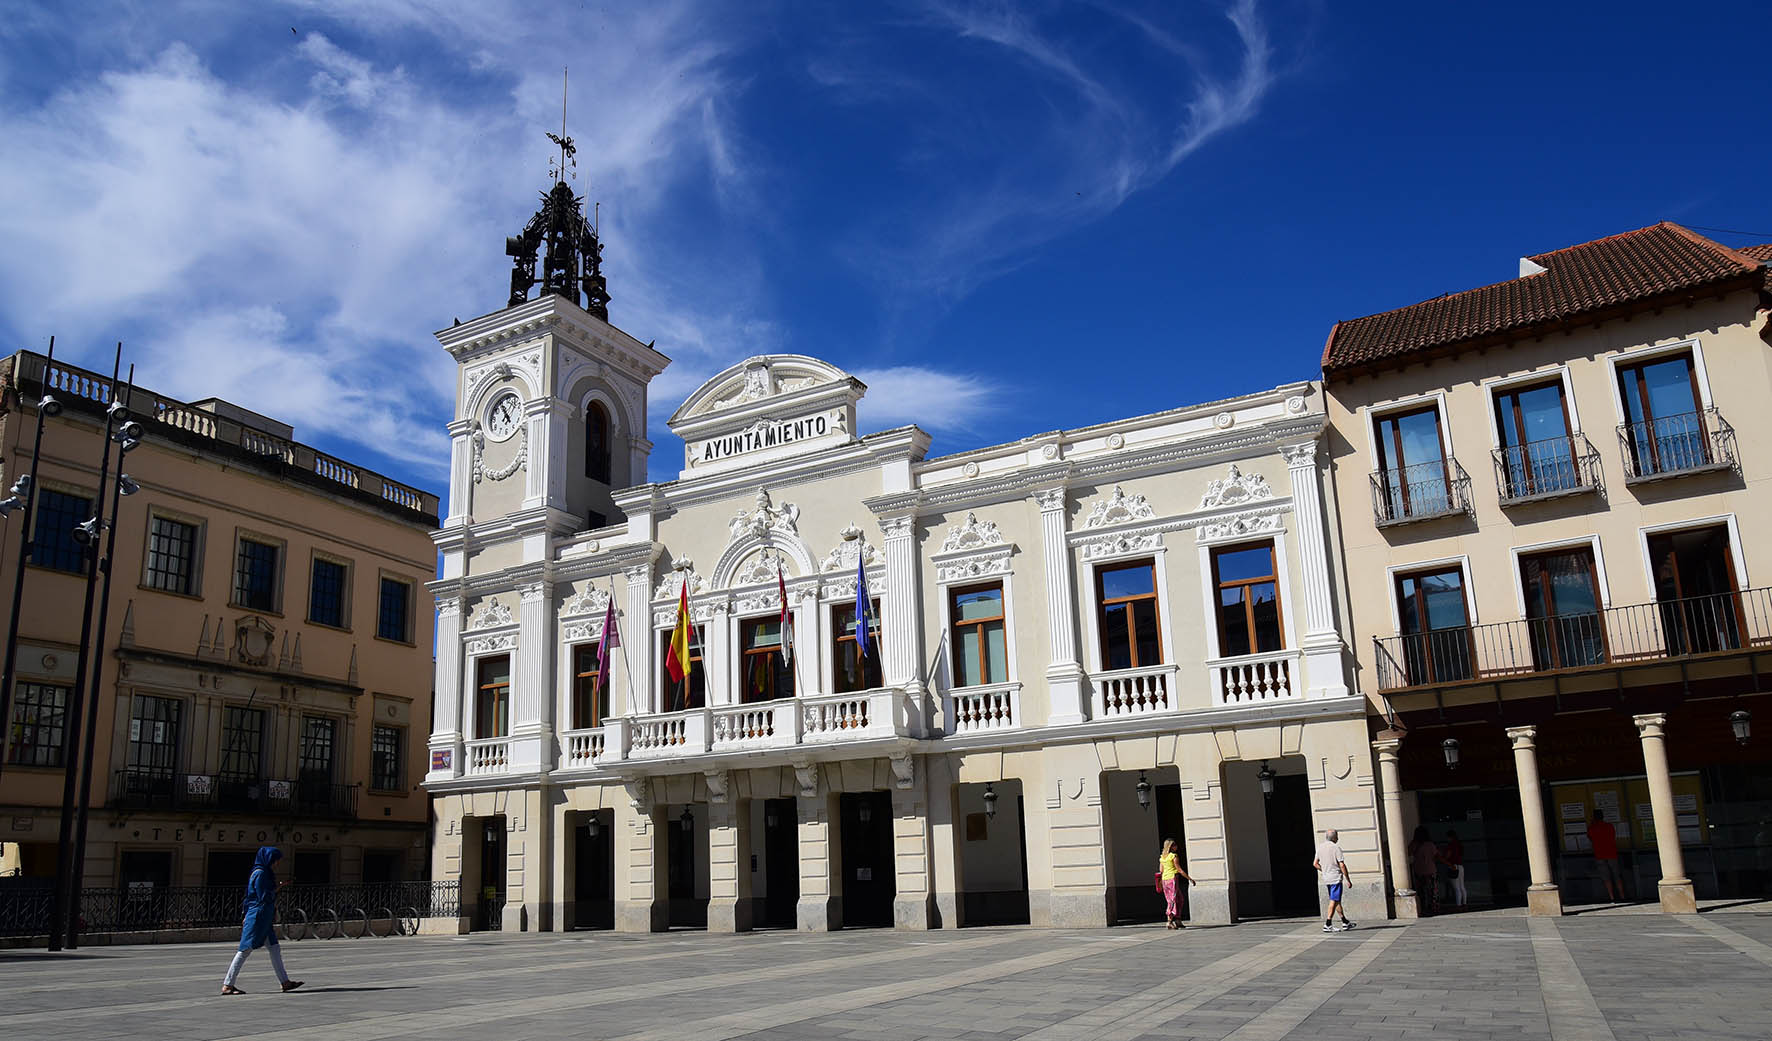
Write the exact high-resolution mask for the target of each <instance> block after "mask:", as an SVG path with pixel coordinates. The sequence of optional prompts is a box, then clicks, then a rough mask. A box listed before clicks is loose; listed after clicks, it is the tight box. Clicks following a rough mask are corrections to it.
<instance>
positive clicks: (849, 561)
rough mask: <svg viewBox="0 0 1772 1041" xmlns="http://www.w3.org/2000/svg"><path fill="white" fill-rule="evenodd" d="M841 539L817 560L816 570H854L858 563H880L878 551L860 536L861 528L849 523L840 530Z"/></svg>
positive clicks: (872, 565)
mask: <svg viewBox="0 0 1772 1041" xmlns="http://www.w3.org/2000/svg"><path fill="white" fill-rule="evenodd" d="M842 535H843V540H842V541H841V542H838V543H837V545H836V546H835V547H834V548H832V550H831V551H830V552H829V553H827V554H825V558H824V560H822V561H820V562H819V565H818V570H819V571H821V572H824V571H836V572H839V573H840V572H845V571H847V572H849V573H851V574H853V573H854V572H855V568H856V565H857V564H858V563H861V564H866V565H867V566H868V567H870V568H871V567H876V566H878V565H879V564H881V563H882V561H881V559H880V551H879V550H877V549H875V548H874V547H873V546H872V545H871V544H870V543H869V542H868V541H867V539H865V538H863V537H862V533H861V529H860V528H858V527H856V526H855V525H853V524H851V525H849V526H848V527H847V528H844V529H843V531H842Z"/></svg>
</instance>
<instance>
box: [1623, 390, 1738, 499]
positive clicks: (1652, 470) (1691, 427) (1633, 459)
mask: <svg viewBox="0 0 1772 1041" xmlns="http://www.w3.org/2000/svg"><path fill="white" fill-rule="evenodd" d="M1618 444H1619V448H1620V449H1621V450H1622V451H1623V452H1624V475H1625V478H1626V479H1627V480H1631V481H1649V480H1654V479H1655V478H1658V477H1675V476H1678V475H1680V474H1688V473H1702V472H1704V471H1706V470H1722V469H1727V468H1729V467H1733V466H1734V465H1735V428H1734V427H1732V426H1730V425H1729V424H1728V423H1727V422H1725V421H1724V419H1723V417H1722V416H1721V415H1718V414H1717V410H1716V409H1714V408H1707V409H1703V410H1701V411H1698V412H1683V413H1680V414H1679V415H1674V416H1660V417H1658V418H1656V419H1650V420H1644V421H1643V422H1640V423H1620V424H1619V425H1618Z"/></svg>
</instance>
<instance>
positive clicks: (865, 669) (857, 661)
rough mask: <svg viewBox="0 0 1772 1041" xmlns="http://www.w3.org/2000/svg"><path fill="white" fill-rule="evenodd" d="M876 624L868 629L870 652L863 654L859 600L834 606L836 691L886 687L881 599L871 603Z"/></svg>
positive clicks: (833, 673) (873, 621) (846, 692)
mask: <svg viewBox="0 0 1772 1041" xmlns="http://www.w3.org/2000/svg"><path fill="white" fill-rule="evenodd" d="M871 603H872V608H871V612H870V613H871V617H870V618H869V621H870V622H872V623H873V624H872V625H871V626H870V627H869V628H868V653H867V656H866V657H863V656H862V655H861V653H860V649H859V648H858V647H857V646H856V643H855V600H854V598H853V597H852V598H850V600H849V602H848V603H842V604H838V605H837V606H835V607H833V608H831V631H832V633H833V638H834V640H835V644H834V645H833V647H832V654H831V659H832V665H831V678H832V680H833V681H835V684H836V688H837V690H836V693H838V694H852V693H855V692H857V691H863V690H873V689H875V688H876V687H883V686H885V685H886V684H885V682H884V681H882V680H881V678H880V657H881V656H880V630H881V628H882V627H881V625H880V601H878V600H874V601H872V602H871Z"/></svg>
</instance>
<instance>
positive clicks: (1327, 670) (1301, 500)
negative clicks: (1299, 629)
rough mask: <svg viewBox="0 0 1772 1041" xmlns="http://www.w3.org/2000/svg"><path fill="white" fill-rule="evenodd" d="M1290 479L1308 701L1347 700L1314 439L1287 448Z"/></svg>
mask: <svg viewBox="0 0 1772 1041" xmlns="http://www.w3.org/2000/svg"><path fill="white" fill-rule="evenodd" d="M1280 454H1281V455H1282V456H1284V457H1285V459H1286V470H1287V476H1289V477H1290V478H1291V484H1292V516H1293V520H1294V521H1295V523H1296V524H1297V526H1298V549H1299V554H1300V555H1301V556H1302V557H1303V558H1304V559H1303V563H1304V567H1303V575H1302V577H1303V579H1304V671H1305V688H1306V691H1307V694H1306V696H1307V697H1312V698H1328V697H1345V696H1346V695H1347V694H1348V693H1349V691H1348V685H1347V666H1346V661H1345V656H1344V648H1343V646H1342V642H1341V634H1340V633H1338V632H1337V631H1336V628H1335V603H1334V599H1333V596H1332V592H1331V589H1332V587H1331V585H1330V583H1331V582H1332V581H1333V580H1334V578H1333V575H1332V573H1331V572H1330V570H1329V532H1328V528H1327V526H1326V525H1325V523H1324V519H1323V487H1322V482H1321V480H1320V478H1319V475H1318V473H1317V442H1316V440H1315V439H1314V438H1313V439H1312V440H1309V441H1304V442H1300V443H1299V444H1295V445H1283V446H1281V448H1280Z"/></svg>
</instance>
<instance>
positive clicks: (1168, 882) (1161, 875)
mask: <svg viewBox="0 0 1772 1041" xmlns="http://www.w3.org/2000/svg"><path fill="white" fill-rule="evenodd" d="M1178 879H1179V880H1180V881H1177V880H1178ZM1182 881H1185V882H1186V883H1187V884H1188V885H1190V886H1191V885H1194V880H1193V878H1192V877H1190V876H1189V875H1188V873H1187V872H1185V871H1183V870H1182V869H1181V858H1180V857H1178V856H1176V855H1175V840H1174V839H1164V840H1163V852H1162V853H1160V854H1158V855H1157V889H1158V890H1159V891H1161V892H1162V894H1163V904H1164V907H1163V913H1164V915H1165V916H1166V917H1167V918H1168V919H1169V928H1171V929H1185V928H1186V926H1184V925H1182V924H1181V909H1182V907H1183V906H1185V905H1186V903H1187V900H1186V897H1185V895H1184V894H1182V893H1181V892H1180V889H1181V882H1182Z"/></svg>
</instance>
